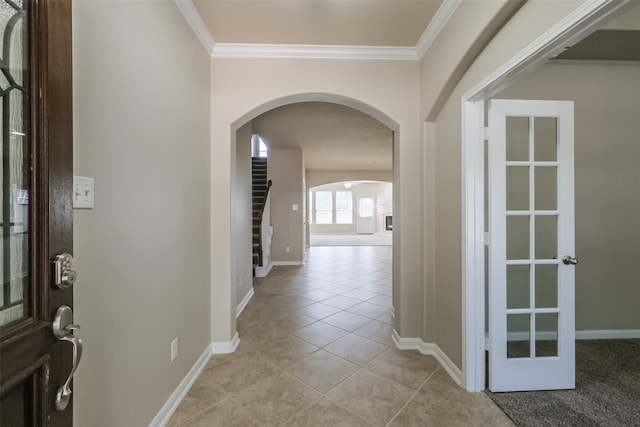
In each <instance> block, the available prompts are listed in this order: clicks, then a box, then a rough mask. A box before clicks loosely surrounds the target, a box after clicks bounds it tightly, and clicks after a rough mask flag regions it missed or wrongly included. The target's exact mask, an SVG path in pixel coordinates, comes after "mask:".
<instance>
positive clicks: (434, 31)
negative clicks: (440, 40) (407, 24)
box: [415, 0, 462, 59]
mask: <svg viewBox="0 0 640 427" xmlns="http://www.w3.org/2000/svg"><path fill="white" fill-rule="evenodd" d="M460 3H462V0H444V1H443V2H442V4H441V5H440V7H439V8H438V11H437V12H436V14H435V15H433V18H432V19H431V22H429V25H428V26H427V28H426V29H425V30H424V33H422V36H421V37H420V40H418V43H416V48H415V50H416V55H417V56H418V58H420V59H422V57H423V56H424V54H425V53H427V50H429V47H431V45H432V44H433V42H434V41H435V40H436V38H437V37H438V35H439V34H440V32H441V31H442V29H443V28H444V26H445V25H446V24H447V22H448V21H449V18H451V15H453V12H455V10H456V9H457V8H458V6H459V5H460Z"/></svg>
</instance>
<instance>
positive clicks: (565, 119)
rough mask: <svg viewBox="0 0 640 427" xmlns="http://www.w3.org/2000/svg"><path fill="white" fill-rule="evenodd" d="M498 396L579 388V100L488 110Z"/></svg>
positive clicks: (497, 103) (494, 105)
mask: <svg viewBox="0 0 640 427" xmlns="http://www.w3.org/2000/svg"><path fill="white" fill-rule="evenodd" d="M489 132H490V134H489V142H488V156H489V159H488V161H489V174H488V177H489V183H488V191H489V212H488V214H489V232H490V236H491V240H490V246H489V336H490V346H489V351H490V353H489V389H490V390H491V391H494V392H499V391H521V390H551V389H571V388H575V309H574V300H575V295H574V282H575V264H576V263H577V260H576V259H575V258H574V256H575V254H574V249H575V248H574V196H573V189H574V182H573V138H574V136H573V102H571V101H530V100H492V101H491V102H490V103H489Z"/></svg>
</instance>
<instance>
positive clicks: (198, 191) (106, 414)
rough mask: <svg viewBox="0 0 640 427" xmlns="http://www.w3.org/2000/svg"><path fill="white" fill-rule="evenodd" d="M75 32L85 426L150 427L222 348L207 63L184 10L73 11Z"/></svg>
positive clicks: (77, 394) (77, 388)
mask: <svg viewBox="0 0 640 427" xmlns="http://www.w3.org/2000/svg"><path fill="white" fill-rule="evenodd" d="M73 33H74V37H73V45H74V46H73V58H74V68H73V73H74V88H73V90H74V133H75V146H74V173H75V174H76V175H82V176H89V177H93V178H95V208H94V209H93V210H75V211H74V235H75V237H74V246H75V250H74V253H75V258H76V262H75V264H76V268H77V271H78V282H77V284H76V285H75V321H76V322H77V323H79V324H80V325H82V329H81V330H80V331H78V333H77V335H78V336H80V337H81V338H82V339H83V340H84V343H85V351H84V354H83V356H82V362H81V363H80V367H79V369H78V372H77V374H76V377H75V379H74V385H73V388H74V394H73V396H74V399H75V404H74V418H75V425H78V426H96V427H100V426H146V425H149V423H150V422H151V420H152V419H153V418H154V417H155V416H156V414H157V413H158V411H159V410H160V408H161V407H162V405H163V404H164V403H165V401H166V400H167V399H168V397H169V396H170V394H171V393H172V392H173V391H174V390H175V388H176V387H177V385H178V384H179V383H180V381H181V380H182V379H183V378H184V377H185V375H186V374H187V372H188V371H189V369H191V367H192V366H193V365H194V363H195V361H196V360H197V359H198V357H199V356H200V355H201V354H202V353H203V351H204V350H205V349H206V348H207V345H208V344H209V342H210V341H211V339H210V331H209V322H210V308H209V304H208V300H209V294H210V270H209V263H210V261H209V258H210V257H209V253H210V251H209V238H208V235H209V215H210V213H209V197H210V188H209V187H210V185H209V183H210V176H209V169H210V163H209V160H208V159H209V102H210V96H209V76H210V68H209V67H210V62H209V58H208V57H207V55H206V53H205V52H204V50H203V49H202V45H201V44H200V43H199V41H198V39H197V38H196V37H195V36H194V34H193V31H192V30H191V29H190V28H189V26H188V25H187V24H186V22H185V19H184V17H183V16H182V15H181V14H180V12H179V11H178V9H177V8H176V5H175V4H174V3H173V2H114V1H108V2H107V1H105V2H97V1H91V2H89V1H86V2H85V1H76V2H74V3H73ZM175 337H179V356H178V358H177V359H176V360H175V361H174V362H173V363H172V362H170V343H171V340H172V339H173V338H175Z"/></svg>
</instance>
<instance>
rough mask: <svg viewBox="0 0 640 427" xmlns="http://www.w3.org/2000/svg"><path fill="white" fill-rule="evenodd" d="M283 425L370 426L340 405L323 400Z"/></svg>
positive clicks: (293, 426) (321, 426) (318, 426)
mask: <svg viewBox="0 0 640 427" xmlns="http://www.w3.org/2000/svg"><path fill="white" fill-rule="evenodd" d="M284 425H285V426H289V427H301V426H313V427H366V426H369V425H370V424H368V423H367V422H365V421H364V420H362V419H361V418H358V417H357V416H356V415H354V414H352V413H351V412H349V411H347V410H346V409H344V408H343V407H341V406H340V405H337V404H336V403H334V402H332V401H330V400H329V399H326V398H323V399H321V400H319V401H318V402H316V403H314V404H313V405H311V406H309V407H308V408H307V409H305V410H304V411H302V412H300V413H298V414H297V415H294V416H293V417H292V418H291V419H289V421H287V422H286V423H285V424H284Z"/></svg>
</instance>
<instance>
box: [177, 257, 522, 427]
mask: <svg viewBox="0 0 640 427" xmlns="http://www.w3.org/2000/svg"><path fill="white" fill-rule="evenodd" d="M390 306H391V247H388V246H359V247H312V248H311V249H310V251H309V253H308V254H307V260H306V262H305V265H304V266H303V267H276V268H274V269H273V270H272V271H271V273H270V274H269V276H268V277H267V278H265V279H260V280H259V281H258V280H257V281H256V284H255V296H254V297H253V299H252V300H251V302H250V303H249V305H248V306H247V307H246V309H245V310H244V312H243V313H242V315H241V316H240V318H239V319H238V332H239V334H240V345H239V347H238V350H237V351H236V352H235V353H234V354H230V355H216V356H213V357H212V358H211V360H210V361H209V363H208V365H207V367H206V368H205V370H204V371H203V372H202V374H201V375H200V377H199V378H198V380H197V381H196V383H195V384H194V385H193V387H192V388H191V390H190V391H189V393H188V394H187V396H186V397H185V399H184V400H183V402H182V403H181V404H180V406H179V407H178V409H177V411H176V413H175V414H174V415H173V417H172V419H171V421H170V422H169V425H170V426H225V427H230V426H242V427H244V426H280V425H282V426H314V427H315V426H331V427H335V426H513V424H512V423H511V421H510V420H509V419H508V418H507V417H506V416H505V415H504V414H503V413H502V412H501V411H500V410H499V409H498V408H497V407H496V406H495V404H494V403H493V402H492V401H491V400H490V399H489V398H488V397H487V396H486V395H484V393H467V392H465V391H464V390H463V389H461V388H460V387H459V386H457V385H456V384H455V383H454V382H453V380H452V379H451V378H450V377H449V375H447V373H446V372H445V371H444V370H443V369H442V368H441V367H440V365H439V364H438V362H437V361H436V360H435V359H434V358H433V357H431V356H425V355H422V354H420V353H419V352H417V351H400V350H397V349H396V348H395V347H394V346H393V342H392V340H391V333H392V330H393V327H392V325H391V324H392V317H391V315H390V312H389V308H390Z"/></svg>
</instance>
